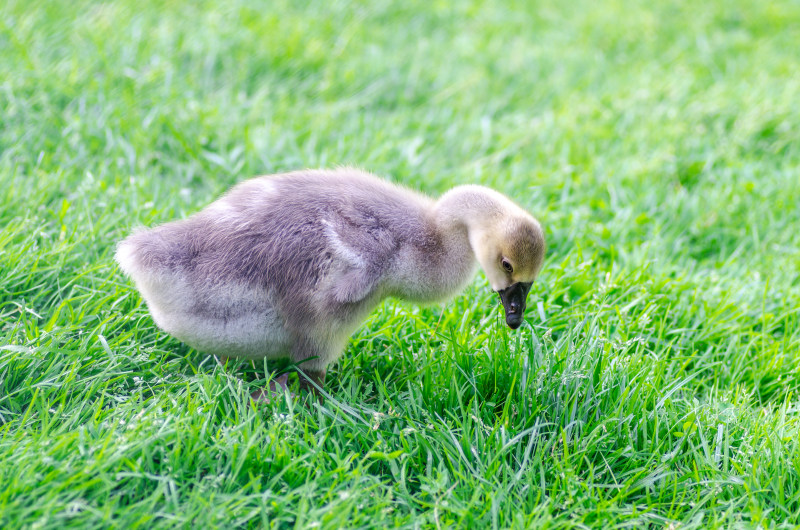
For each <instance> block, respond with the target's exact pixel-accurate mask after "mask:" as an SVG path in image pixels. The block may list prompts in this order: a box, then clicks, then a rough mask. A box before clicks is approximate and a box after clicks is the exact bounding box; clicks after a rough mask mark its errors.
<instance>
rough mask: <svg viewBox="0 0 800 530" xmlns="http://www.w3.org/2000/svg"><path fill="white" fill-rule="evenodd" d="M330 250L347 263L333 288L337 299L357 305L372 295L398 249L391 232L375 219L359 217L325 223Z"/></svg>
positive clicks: (340, 260) (341, 218) (341, 261)
mask: <svg viewBox="0 0 800 530" xmlns="http://www.w3.org/2000/svg"><path fill="white" fill-rule="evenodd" d="M322 224H323V227H324V231H325V236H326V239H327V241H328V245H329V248H330V249H331V250H332V252H333V253H334V254H335V255H336V257H337V258H338V261H339V262H340V263H343V264H344V272H343V274H342V275H341V277H340V278H339V279H338V280H337V282H336V285H335V286H334V288H333V289H334V291H333V295H334V299H335V300H336V301H338V302H344V303H355V302H358V301H360V300H363V299H364V298H366V297H367V295H369V294H370V293H371V292H372V291H373V289H374V288H375V287H376V285H377V283H378V282H379V280H380V279H381V276H382V275H383V273H384V271H385V270H386V267H387V265H388V264H389V261H390V259H391V257H392V254H393V253H394V250H395V249H396V242H395V237H394V235H393V234H392V233H391V231H389V230H387V229H384V228H381V227H380V225H379V224H378V223H377V222H376V221H375V219H374V218H370V217H369V216H362V215H359V216H358V217H357V218H353V217H350V216H348V217H339V218H337V219H336V220H333V221H329V220H323V221H322Z"/></svg>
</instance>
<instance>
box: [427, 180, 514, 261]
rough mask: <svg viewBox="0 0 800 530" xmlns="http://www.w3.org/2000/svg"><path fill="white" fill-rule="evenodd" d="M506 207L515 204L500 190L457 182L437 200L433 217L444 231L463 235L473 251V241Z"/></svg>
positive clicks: (474, 247)
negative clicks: (457, 183)
mask: <svg viewBox="0 0 800 530" xmlns="http://www.w3.org/2000/svg"><path fill="white" fill-rule="evenodd" d="M509 207H512V208H515V209H516V205H513V204H512V203H511V202H510V201H509V200H508V199H506V198H505V197H504V196H503V195H501V194H500V193H498V192H496V191H494V190H492V189H490V188H485V187H483V186H475V185H466V186H457V187H455V188H453V189H451V190H450V191H448V192H447V193H445V194H444V195H442V197H441V198H440V199H439V200H438V201H437V202H436V206H435V210H434V211H435V219H436V224H437V226H438V228H439V230H440V231H441V232H442V233H443V234H448V235H451V236H453V237H458V236H461V237H463V238H466V241H467V242H468V244H469V246H470V248H471V249H472V252H473V255H474V254H475V250H476V242H477V240H478V238H479V237H481V236H482V235H483V232H484V231H485V230H486V229H487V227H492V226H495V224H496V223H495V220H496V219H497V218H498V217H500V216H502V212H503V211H507V210H508V209H509Z"/></svg>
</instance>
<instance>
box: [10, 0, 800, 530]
mask: <svg viewBox="0 0 800 530" xmlns="http://www.w3.org/2000/svg"><path fill="white" fill-rule="evenodd" d="M451 4H452V5H451ZM0 15H2V16H0V71H2V72H3V75H1V76H0V227H2V232H0V483H2V485H3V486H2V487H1V488H0V527H2V528H14V527H37V528H52V527H63V526H71V527H81V528H86V527H103V528H106V527H122V528H131V527H136V526H143V527H147V528H154V527H184V526H193V527H198V528H204V527H207V526H209V525H215V526H220V527H236V526H244V527H262V526H263V527H266V526H271V525H274V526H276V527H289V526H296V527H300V528H303V527H310V526H313V525H321V526H322V527H325V528H336V527H339V526H347V527H380V526H406V527H414V526H418V527H440V528H446V527H452V526H453V525H459V526H463V527H470V528H485V527H497V528H507V527H519V528H522V527H531V526H546V525H549V526H550V527H575V526H584V527H595V528H608V527H611V526H612V525H619V526H623V527H624V526H628V527H637V528H638V527H642V526H644V525H650V526H652V527H656V528H662V527H669V526H670V525H671V524H673V523H674V524H678V523H680V525H681V527H682V528H708V527H725V528H729V527H732V526H734V525H740V526H743V527H755V526H770V525H773V526H775V527H780V526H785V527H793V526H795V525H798V524H800V473H799V472H798V467H799V466H800V441H799V439H800V432H798V431H800V424H799V423H798V421H799V420H800V401H798V391H800V230H798V228H799V227H800V207H799V206H798V205H800V132H798V131H800V127H798V123H800V77H798V75H797V72H798V68H800V59H799V57H800V56H798V54H797V50H798V49H800V5H798V4H797V3H796V2H791V1H784V2H766V3H752V2H733V3H731V2H721V1H712V2H701V3H658V4H655V5H652V3H650V2H617V1H614V0H607V1H603V2H582V1H579V2H577V3H576V2H571V3H560V2H536V3H531V2H512V1H509V2H504V3H478V2H476V3H470V2H454V3H447V2H397V3H391V2H369V3H363V4H348V3H341V2H338V3H337V2H289V1H285V2H283V1H278V2H267V3H260V4H253V3H251V2H227V3H221V4H220V3H213V2H185V3H181V2H155V1H154V2H129V1H116V2H103V3H87V2H34V3H30V2H21V1H16V0H11V1H9V2H5V3H3V5H2V7H0ZM336 165H355V166H358V167H362V168H365V169H368V170H371V171H374V172H376V173H378V174H380V175H384V176H387V177H388V178H391V179H393V180H395V181H398V182H402V183H404V184H406V185H408V186H411V187H413V188H416V189H420V190H422V191H425V192H428V193H431V194H434V195H435V194H438V193H441V192H443V191H444V190H446V189H448V188H449V187H451V186H452V185H455V184H457V183H464V182H481V183H484V184H487V185H490V186H493V187H495V188H497V189H498V190H500V191H503V192H504V193H507V194H508V195H510V196H512V197H514V198H515V199H516V200H517V201H518V202H519V203H521V204H522V205H524V206H525V207H526V208H528V209H529V210H530V211H531V212H532V213H533V214H534V215H536V216H537V217H538V218H539V219H540V220H541V221H542V223H543V225H544V227H545V229H546V233H547V238H548V245H549V254H548V259H547V263H546V267H545V269H544V271H543V273H542V275H541V277H540V280H539V281H538V282H537V283H536V284H535V285H534V288H533V291H532V293H531V298H530V299H529V310H528V313H527V322H528V325H526V326H523V328H521V329H520V330H518V331H516V332H512V331H510V330H508V329H506V328H505V327H504V326H503V323H502V319H501V318H500V314H499V312H498V311H499V308H498V300H497V299H496V295H495V294H494V293H492V292H491V291H490V290H489V288H488V286H487V285H486V283H485V281H484V279H483V278H482V277H479V278H477V279H476V281H475V282H474V284H473V285H472V286H470V288H469V289H468V290H467V291H466V292H465V293H464V294H463V295H462V296H460V297H458V298H457V299H455V300H454V301H453V302H452V303H449V304H446V305H442V306H434V307H430V308H417V307H414V306H411V305H408V304H404V303H401V302H398V301H394V300H390V301H387V302H386V303H385V304H384V305H383V306H381V308H380V310H379V311H378V312H376V313H375V314H374V315H372V316H371V317H370V319H369V320H368V321H367V322H366V323H365V325H364V326H363V327H362V328H361V329H359V331H358V332H357V333H356V334H355V335H354V336H353V338H352V340H351V342H350V344H349V346H348V349H347V352H346V354H345V355H344V357H343V358H342V359H341V360H340V361H339V362H338V363H337V364H336V365H334V366H333V367H332V371H331V372H330V374H329V377H328V386H327V390H328V391H329V393H330V398H329V399H327V400H326V401H325V402H324V403H322V404H321V405H318V406H317V405H310V406H309V405H303V404H302V403H299V402H293V401H287V402H281V403H276V404H273V405H268V406H262V407H255V408H254V407H253V406H251V404H250V402H249V400H248V396H249V394H250V392H251V391H253V390H255V389H256V388H258V387H259V386H260V385H263V384H264V383H265V377H266V376H265V369H264V366H263V365H261V364H259V365H256V366H251V365H248V364H247V363H243V362H240V363H235V364H234V366H233V367H229V369H228V370H225V369H223V368H222V367H220V366H219V365H218V364H217V363H215V362H213V360H212V359H209V358H207V357H205V356H203V355H201V354H199V353H197V352H194V351H193V350H191V349H189V348H187V347H186V346H184V345H182V344H180V343H179V342H177V341H175V340H173V339H171V338H169V337H168V336H166V335H165V334H163V333H162V332H160V331H159V330H158V329H157V328H156V327H155V325H154V324H153V322H152V320H151V319H150V317H149V316H148V314H147V311H146V308H145V306H144V305H143V303H142V302H141V300H140V298H139V296H138V294H137V293H136V291H135V290H134V289H133V287H132V286H131V284H130V283H129V282H128V281H127V280H126V279H125V278H124V277H123V276H122V275H121V274H120V272H119V271H118V270H117V268H116V267H115V265H114V262H113V258H112V256H113V249H114V244H115V242H116V241H118V240H119V239H121V238H122V237H124V235H126V234H128V233H129V232H130V230H131V229H132V228H133V227H135V226H139V225H152V224H154V223H158V222H163V221H167V220H171V219H175V218H179V217H182V216H186V215H188V214H189V213H191V212H193V211H196V210H197V209H199V208H200V207H202V206H203V205H205V204H207V203H208V202H209V201H210V200H211V199H212V198H213V197H215V196H216V195H217V194H219V193H221V192H222V191H224V190H225V189H227V188H228V187H229V186H230V185H232V184H233V183H234V182H236V181H238V180H240V179H243V178H247V177H250V176H253V175H257V174H264V173H272V172H278V171H283V170H290V169H297V168H302V167H322V166H324V167H330V166H336ZM231 368H232V369H231ZM277 368H278V369H282V368H283V367H282V366H281V365H278V366H277Z"/></svg>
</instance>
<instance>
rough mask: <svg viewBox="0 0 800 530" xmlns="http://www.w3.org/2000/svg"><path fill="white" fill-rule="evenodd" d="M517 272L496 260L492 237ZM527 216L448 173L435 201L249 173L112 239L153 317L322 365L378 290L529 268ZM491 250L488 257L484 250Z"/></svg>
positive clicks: (441, 294) (352, 180)
mask: <svg viewBox="0 0 800 530" xmlns="http://www.w3.org/2000/svg"><path fill="white" fill-rule="evenodd" d="M496 240H501V242H500V243H504V244H506V246H508V245H511V246H512V247H513V248H512V249H511V250H512V251H517V253H518V254H520V253H521V255H523V258H520V259H518V260H517V261H518V262H519V263H520V265H519V266H518V271H519V272H518V273H517V277H514V278H512V275H510V274H508V273H507V271H503V270H502V269H501V270H499V271H498V270H497V269H498V267H499V265H497V264H495V263H494V262H495V261H497V259H498V256H500V255H507V254H511V253H513V252H509V251H507V250H504V249H503V246H502V244H500V243H498V244H494V242H495V241H496ZM543 254H544V239H543V237H542V235H541V228H540V227H539V224H538V223H537V222H536V221H535V220H534V219H533V218H532V217H531V216H530V215H528V214H527V213H526V212H524V211H523V210H521V209H520V208H519V207H517V206H516V205H515V204H514V203H512V202H511V201H510V200H508V199H507V198H506V197H504V196H503V195H501V194H499V193H497V192H495V191H493V190H490V189H488V188H483V187H480V186H460V187H457V188H454V189H453V190H451V191H449V192H448V193H446V194H445V195H443V196H442V198H440V199H439V200H438V201H434V200H432V199H431V198H429V197H426V196H424V195H421V194H419V193H415V192H412V191H410V190H407V189H405V188H402V187H399V186H395V185H392V184H390V183H388V182H386V181H384V180H381V179H378V178H376V177H374V176H373V175H371V174H368V173H365V172H361V171H357V170H352V169H340V170H334V171H321V170H320V171H302V172H294V173H287V174H281V175H273V176H265V177H258V178H254V179H251V180H247V181H244V182H242V183H240V184H238V185H237V186H235V187H233V188H232V189H231V190H230V191H229V192H228V193H227V194H225V195H224V196H222V197H221V198H220V199H218V200H217V201H215V202H213V203H212V204H210V205H209V206H208V207H206V208H205V209H204V210H202V211H200V212H198V213H196V214H194V215H192V216H191V217H189V218H187V219H185V220H180V221H175V222H171V223H167V224H164V225H161V226H157V227H155V228H152V229H142V230H139V231H136V232H134V233H133V234H132V235H131V236H129V237H128V238H126V239H125V240H123V241H122V242H120V244H119V245H118V248H117V255H116V258H117V261H118V262H119V264H120V266H121V267H122V270H123V271H124V272H125V273H126V274H128V275H129V276H130V277H131V278H132V279H133V280H134V282H135V283H136V286H137V288H138V289H139V291H140V292H141V294H142V297H143V298H144V300H145V301H146V303H147V306H148V308H149V309H150V313H151V314H152V316H153V319H154V320H155V322H156V324H157V325H158V326H159V327H161V328H162V329H164V330H165V331H166V332H168V333H170V334H171V335H173V336H175V337H176V338H178V339H180V340H182V341H183V342H185V343H186V344H188V345H190V346H192V347H194V348H196V349H198V350H200V351H203V352H206V353H210V354H217V355H220V356H226V357H246V358H263V357H267V358H277V357H286V356H289V357H290V358H291V359H292V360H293V361H294V362H301V361H307V362H304V363H303V364H302V365H301V367H302V368H304V369H306V370H311V371H318V372H321V373H322V374H323V378H324V371H325V368H326V367H327V365H328V364H329V363H331V362H332V361H334V360H335V359H336V358H337V357H338V356H339V355H340V354H341V352H342V350H343V349H344V345H345V342H346V340H347V338H348V337H349V336H350V335H351V334H352V333H353V331H355V329H356V327H357V326H358V325H359V324H360V323H361V322H362V321H363V319H364V318H365V317H366V316H367V315H368V314H369V312H371V311H372V310H373V309H374V308H375V306H376V305H377V304H378V303H379V302H380V301H381V300H382V299H383V298H385V297H388V296H396V297H399V298H402V299H406V300H410V301H414V302H420V303H430V302H435V301H440V300H443V299H446V298H448V297H450V296H452V295H454V294H456V293H457V292H459V290H460V289H462V288H463V287H464V285H465V284H466V283H467V282H469V281H470V279H471V278H472V276H473V274H474V271H475V265H476V257H477V258H478V261H480V262H481V265H482V266H483V268H484V270H485V271H486V273H487V277H488V278H489V280H490V282H491V283H492V286H493V288H495V289H502V288H504V287H507V286H508V285H509V284H510V283H511V282H513V281H518V280H520V279H522V280H525V281H532V280H533V277H535V275H536V274H537V273H538V270H539V268H540V267H541V261H542V258H543ZM490 262H491V263H490Z"/></svg>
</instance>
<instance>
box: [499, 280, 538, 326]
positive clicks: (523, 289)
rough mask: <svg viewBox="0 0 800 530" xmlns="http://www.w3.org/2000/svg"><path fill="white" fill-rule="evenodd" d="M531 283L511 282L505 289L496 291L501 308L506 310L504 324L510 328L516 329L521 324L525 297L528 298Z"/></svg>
mask: <svg viewBox="0 0 800 530" xmlns="http://www.w3.org/2000/svg"><path fill="white" fill-rule="evenodd" d="M531 285H533V284H532V283H522V282H517V283H512V284H511V285H509V286H508V287H506V288H505V289H501V290H500V291H497V294H499V295H500V300H501V301H502V302H503V309H505V311H506V324H508V327H510V328H511V329H517V328H518V327H520V326H521V325H522V315H524V314H525V299H526V298H528V291H530V290H531Z"/></svg>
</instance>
